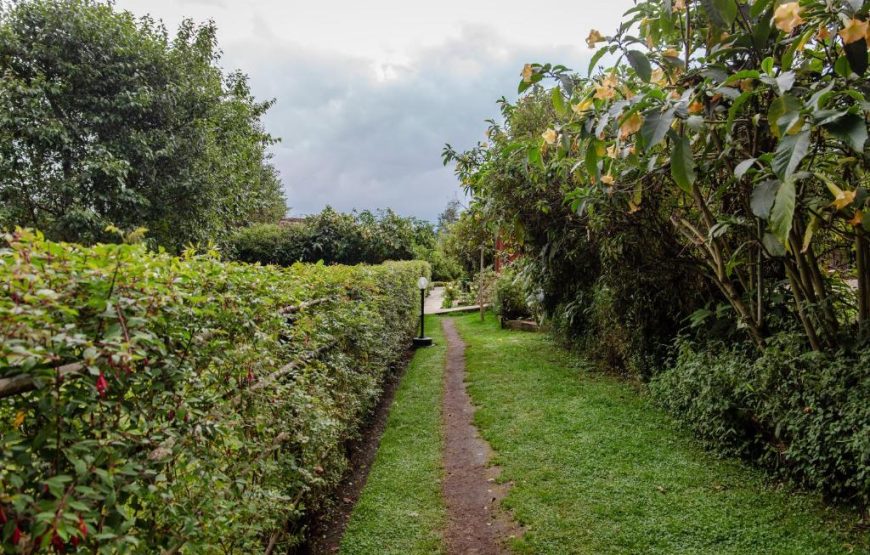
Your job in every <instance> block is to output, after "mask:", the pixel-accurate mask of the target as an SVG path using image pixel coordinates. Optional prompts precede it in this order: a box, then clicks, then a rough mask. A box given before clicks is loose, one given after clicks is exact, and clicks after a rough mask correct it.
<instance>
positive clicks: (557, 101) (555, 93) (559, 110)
mask: <svg viewBox="0 0 870 555" xmlns="http://www.w3.org/2000/svg"><path fill="white" fill-rule="evenodd" d="M550 97H551V99H552V100H553V109H554V110H555V111H556V114H557V115H559V116H561V117H565V116H566V115H567V114H568V107H567V106H566V105H565V98H564V97H563V96H562V90H561V89H560V88H559V87H553V90H552V92H551V94H550Z"/></svg>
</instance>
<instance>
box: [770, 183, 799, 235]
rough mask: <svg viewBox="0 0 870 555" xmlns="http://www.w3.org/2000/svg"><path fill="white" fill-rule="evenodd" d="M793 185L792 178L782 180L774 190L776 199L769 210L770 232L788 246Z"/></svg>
mask: <svg viewBox="0 0 870 555" xmlns="http://www.w3.org/2000/svg"><path fill="white" fill-rule="evenodd" d="M794 205H795V186H794V178H792V177H790V178H788V179H786V180H784V181H782V182H781V183H780V185H779V190H777V192H776V200H775V201H774V203H773V208H772V209H771V211H770V232H771V233H773V235H774V236H775V237H776V238H777V239H779V242H780V243H782V244H783V245H786V248H787V247H788V235H789V233H790V232H791V226H792V222H793V221H794Z"/></svg>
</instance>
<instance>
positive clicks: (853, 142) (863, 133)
mask: <svg viewBox="0 0 870 555" xmlns="http://www.w3.org/2000/svg"><path fill="white" fill-rule="evenodd" d="M824 128H825V129H827V131H828V132H829V133H830V134H831V135H833V136H835V137H837V138H838V139H840V140H841V141H843V142H844V143H846V144H847V145H849V146H850V147H851V148H852V150H854V151H856V152H864V143H866V142H867V122H866V121H865V120H864V117H863V116H859V115H857V114H845V115H844V116H843V117H841V118H839V119H837V120H835V121H832V122H831V123H828V124H826V125H825V126H824Z"/></svg>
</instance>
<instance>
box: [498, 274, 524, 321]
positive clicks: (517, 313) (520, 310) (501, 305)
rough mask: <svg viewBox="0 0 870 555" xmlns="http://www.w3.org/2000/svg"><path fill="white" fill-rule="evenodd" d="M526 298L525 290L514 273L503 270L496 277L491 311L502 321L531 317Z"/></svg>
mask: <svg viewBox="0 0 870 555" xmlns="http://www.w3.org/2000/svg"><path fill="white" fill-rule="evenodd" d="M526 298H527V295H526V291H525V288H524V287H523V284H522V282H521V281H520V279H519V278H518V276H517V274H516V273H515V272H513V271H511V270H505V271H503V272H502V273H501V274H500V275H499V276H498V278H497V279H496V282H495V294H494V295H493V309H494V310H495V313H496V314H497V315H498V316H500V317H501V318H502V319H504V320H516V319H519V318H529V317H531V315H532V311H531V309H530V308H529V303H528V302H527V300H526Z"/></svg>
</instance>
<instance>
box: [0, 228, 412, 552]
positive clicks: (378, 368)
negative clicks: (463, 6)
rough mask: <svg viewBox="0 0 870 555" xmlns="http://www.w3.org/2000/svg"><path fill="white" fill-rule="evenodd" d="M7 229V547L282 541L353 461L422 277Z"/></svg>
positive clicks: (0, 495) (292, 538) (225, 547)
mask: <svg viewBox="0 0 870 555" xmlns="http://www.w3.org/2000/svg"><path fill="white" fill-rule="evenodd" d="M5 242H6V247H5V248H3V249H2V250H0V288H2V290H0V335H2V339H3V341H2V347H0V384H2V387H0V422H2V423H3V425H2V428H0V429H2V430H3V432H2V436H0V463H2V464H0V509H2V514H0V525H2V541H0V544H2V547H3V549H4V552H10V551H13V552H14V551H15V548H13V544H17V549H19V550H21V551H22V552H30V551H31V550H36V551H39V550H45V549H48V548H49V545H50V544H52V543H53V544H55V548H56V549H58V550H63V549H66V550H71V551H75V550H76V549H77V550H79V551H83V552H84V551H87V552H95V550H96V549H98V548H99V549H101V550H102V551H105V552H130V551H133V552H147V553H154V552H158V551H160V550H164V549H165V550H169V551H173V550H180V551H181V552H197V553H199V552H236V553H249V552H262V551H263V550H264V549H265V548H266V546H268V545H269V544H270V543H274V544H275V549H274V550H273V552H279V551H280V552H285V551H286V550H287V548H288V547H289V546H290V545H293V544H295V543H298V542H300V541H301V540H302V538H303V536H304V533H305V530H304V524H305V517H306V514H307V513H309V512H310V511H311V510H313V509H316V508H317V507H319V506H320V505H321V504H323V503H324V502H325V501H326V500H327V499H328V494H329V493H330V492H331V491H332V488H333V487H334V485H335V484H336V483H337V481H338V480H339V478H340V476H341V475H342V473H343V471H344V470H345V466H346V459H345V453H344V442H345V441H346V440H348V439H349V438H351V437H353V436H354V434H355V433H356V432H357V430H358V426H359V423H360V420H361V419H362V418H363V417H364V416H365V414H366V412H367V410H369V409H370V408H371V407H372V405H373V403H375V401H376V400H377V398H378V395H379V393H380V386H381V383H382V380H383V378H384V376H385V374H387V373H388V372H390V371H391V368H392V367H393V366H394V365H395V364H397V363H398V362H399V361H400V359H401V357H402V355H403V353H404V352H405V350H406V348H407V345H408V342H409V341H410V337H411V336H412V334H413V332H414V329H415V325H416V322H417V320H416V315H417V314H416V310H417V307H418V302H419V301H418V297H419V293H418V291H417V289H416V286H415V282H416V280H417V277H418V276H419V275H420V274H421V273H427V274H428V266H427V265H426V264H425V263H422V262H401V263H388V264H384V265H382V266H357V267H347V266H332V267H325V266H322V265H301V264H297V265H294V266H292V267H290V268H278V267H271V266H270V267H261V266H256V265H247V264H239V263H224V262H221V261H220V260H219V258H218V257H217V256H216V254H215V253H208V254H204V255H197V254H195V253H193V252H187V253H185V254H184V255H183V256H181V257H172V256H169V255H167V254H164V253H158V254H154V253H150V252H148V251H147V250H146V249H145V248H144V247H143V246H138V245H97V246H94V247H90V248H84V247H81V246H77V245H70V244H60V243H51V242H46V241H44V240H43V239H42V237H41V236H39V235H36V234H33V233H31V232H28V231H18V232H16V233H15V234H14V235H7V236H5ZM311 301H319V302H314V303H312V302H311ZM29 380H31V381H32V384H31V383H28V381H29ZM33 387H35V389H33ZM16 388H18V389H20V390H21V391H19V392H17V393H14V394H13V393H12V391H13V390H14V389H16ZM28 388H30V389H31V390H30V391H26V390H27V389H28Z"/></svg>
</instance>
